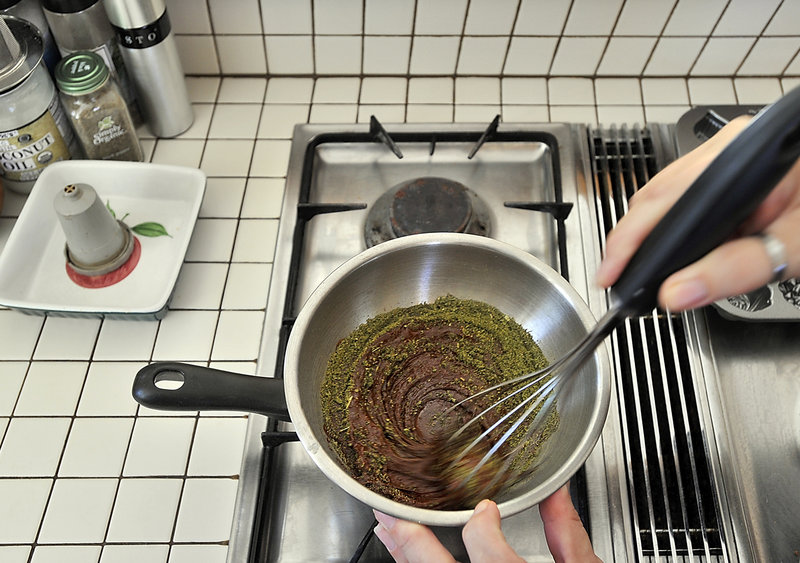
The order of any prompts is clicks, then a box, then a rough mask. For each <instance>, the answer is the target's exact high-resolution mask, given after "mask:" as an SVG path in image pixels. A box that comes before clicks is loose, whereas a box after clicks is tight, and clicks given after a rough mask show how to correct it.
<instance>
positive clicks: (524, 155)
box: [229, 116, 746, 562]
mask: <svg viewBox="0 0 800 563" xmlns="http://www.w3.org/2000/svg"><path fill="white" fill-rule="evenodd" d="M702 118H703V116H700V117H699V118H698V119H702ZM701 129H702V128H701ZM704 131H705V129H704ZM712 134H713V131H712ZM696 136H697V135H696ZM676 138H677V135H676V132H675V128H674V127H673V126H668V125H650V126H648V127H646V128H642V127H611V128H606V129H602V130H594V129H590V128H587V127H585V126H581V125H568V124H510V123H503V124H499V120H495V121H494V122H493V123H492V124H490V125H489V126H488V127H486V126H485V125H480V124H451V123H448V124H426V125H418V124H415V125H411V124H397V125H395V124H392V125H387V126H383V125H382V124H380V123H378V122H377V120H375V119H374V118H373V120H372V121H371V123H370V124H369V125H367V124H363V125H298V126H297V127H296V129H295V134H294V137H293V141H292V149H291V153H290V161H289V168H288V172H287V178H286V190H285V197H284V203H283V214H282V217H281V225H280V231H279V233H278V242H277V249H276V255H275V261H274V266H273V273H272V281H271V285H270V294H269V302H268V308H267V313H266V321H265V323H266V324H265V328H264V335H263V341H262V345H261V353H260V357H259V372H260V373H261V374H262V375H264V376H268V377H278V378H281V377H282V376H283V369H282V366H283V353H284V349H285V345H286V342H287V339H288V336H289V334H290V332H291V329H292V324H293V322H294V319H295V317H296V316H297V314H298V312H299V311H300V308H301V307H302V305H303V303H304V302H305V300H306V299H307V298H308V296H309V295H310V294H311V292H313V290H314V289H315V288H316V287H317V286H318V285H319V283H320V282H321V281H322V280H323V279H324V278H325V277H326V276H327V275H328V274H330V273H331V272H332V271H333V270H334V269H335V268H336V267H338V266H339V265H341V264H342V263H343V262H345V261H346V260H348V259H349V258H351V257H353V256H355V255H356V254H358V253H359V252H361V251H363V250H364V249H366V248H368V247H369V246H372V245H374V244H379V243H380V242H381V241H383V240H388V239H390V238H394V237H398V236H404V235H405V234H411V233H415V232H431V231H433V232H438V231H444V230H453V231H457V232H469V233H473V234H478V235H481V236H489V237H492V238H496V239H498V240H501V241H504V242H507V243H509V244H512V245H514V246H517V247H518V248H521V249H523V250H525V251H527V252H530V253H531V254H533V255H535V256H537V257H538V258H540V259H542V260H543V261H545V262H546V263H548V264H549V265H550V266H552V267H553V268H554V269H555V270H557V271H558V272H560V273H561V275H562V276H563V277H565V278H566V279H568V281H569V282H570V283H571V284H572V285H573V286H574V287H575V289H576V290H577V291H578V293H579V294H580V295H581V296H582V297H583V298H584V299H585V301H586V302H587V303H588V305H589V307H590V309H591V310H592V311H593V312H594V314H595V315H596V316H597V317H599V316H601V315H602V314H603V313H604V312H605V310H606V308H607V301H606V295H605V292H603V291H601V290H599V289H598V288H597V287H596V286H595V284H594V282H593V272H594V271H595V269H596V268H597V265H598V264H599V260H600V256H601V253H602V249H603V244H604V240H605V233H606V232H608V231H609V230H610V229H611V228H613V226H614V224H615V223H616V221H617V220H618V218H619V217H621V216H622V214H624V212H625V211H626V210H627V199H628V198H629V197H630V196H631V195H632V194H633V193H634V192H635V191H636V190H637V189H638V188H639V187H641V186H642V185H643V184H644V183H645V182H646V181H647V180H648V179H649V178H650V177H652V175H654V174H655V173H656V172H657V171H658V170H659V169H660V168H662V167H663V166H665V165H666V164H668V163H669V162H670V161H671V160H673V159H674V158H676V156H677V154H678V151H679V150H680V148H679V147H678V145H677V143H676V141H675V139H676ZM697 138H698V139H699V138H700V137H699V136H697ZM700 140H702V139H700ZM698 318H699V317H698V316H697V315H694V314H690V315H683V316H676V315H670V314H666V313H664V312H662V311H653V313H652V315H649V316H647V317H642V318H638V319H631V320H629V321H628V322H626V323H625V325H624V326H623V327H621V328H620V329H618V330H617V331H615V333H614V334H613V335H612V337H611V338H610V339H609V340H610V342H608V345H609V346H610V349H611V351H612V358H613V362H614V366H613V367H614V370H615V372H616V381H617V382H616V388H615V390H614V392H613V393H612V395H613V396H612V404H611V408H610V412H609V417H608V421H607V423H606V428H605V429H604V432H603V435H602V436H601V439H600V440H599V442H598V445H597V447H596V448H595V450H594V451H593V453H592V454H591V455H590V457H589V459H588V460H587V462H586V464H585V466H584V467H583V469H582V470H581V471H579V473H578V474H576V476H575V477H574V478H573V479H572V481H571V483H570V488H571V492H572V495H573V499H574V501H575V503H576V506H577V508H578V510H579V513H580V515H581V518H582V520H583V521H584V525H585V526H586V527H587V529H588V530H589V531H590V535H591V537H592V541H593V545H594V547H595V550H596V552H597V553H598V555H599V556H600V557H601V558H602V559H603V560H605V561H635V560H648V559H652V560H655V559H657V558H663V557H667V558H673V559H677V558H678V557H681V556H687V555H691V556H693V557H698V558H699V559H701V560H705V561H716V560H729V559H731V560H736V559H737V549H738V548H737V547H736V546H735V545H734V544H735V543H736V538H737V537H738V536H736V530H735V529H736V528H737V526H736V525H735V524H736V522H734V520H735V518H734V517H732V516H730V513H731V512H732V511H733V508H735V507H732V506H731V504H730V503H728V502H727V501H726V493H725V490H724V486H723V483H722V481H723V478H724V476H725V475H724V474H725V471H724V470H723V469H721V467H720V458H721V456H720V455H719V451H720V446H719V443H720V441H721V440H723V439H726V438H725V436H723V435H722V434H721V433H720V431H718V429H717V428H718V427H721V426H722V425H721V424H719V423H718V424H717V425H716V426H715V424H714V421H713V420H712V418H713V416H714V412H713V411H714V410H715V409H717V408H718V407H717V403H710V402H709V401H708V400H707V392H706V390H705V389H704V388H703V387H702V384H703V382H705V381H706V380H707V379H710V378H709V377H707V376H705V375H704V374H706V373H707V372H708V370H709V366H707V365H704V364H703V362H702V361H700V360H698V357H697V354H696V349H703V348H704V347H707V346H708V339H707V338H705V337H703V336H702V334H701V333H702V330H703V327H704V326H705V325H704V324H703V319H702V318H699V320H698ZM717 416H720V415H719V413H717ZM374 525H375V522H374V519H373V515H372V511H371V509H370V508H369V507H368V506H365V505H363V504H361V503H359V502H358V501H356V500H354V499H353V498H351V497H349V496H348V495H347V494H346V493H345V492H344V491H342V490H340V489H339V488H338V487H337V486H336V485H335V484H333V483H332V482H331V481H329V480H328V479H327V478H326V477H325V476H324V475H323V474H322V473H321V472H320V471H319V470H318V469H317V468H316V466H315V465H314V463H313V462H312V461H311V459H310V457H309V456H308V455H307V454H306V453H305V450H304V449H303V447H302V445H301V444H300V443H299V442H297V438H296V436H295V435H294V434H293V432H292V427H291V424H287V423H277V422H275V421H272V420H269V419H267V418H265V417H262V416H258V415H251V417H250V420H249V423H248V437H247V446H246V451H245V455H244V460H243V466H242V471H241V480H240V487H239V494H238V497H237V506H236V523H235V526H234V533H233V536H232V539H231V545H230V547H229V561H254V562H255V561H258V562H261V561H270V562H272V561H277V562H289V561H358V560H360V561H391V558H390V557H389V555H388V554H387V553H386V551H385V549H384V548H383V547H382V546H381V545H380V543H379V542H378V541H377V540H371V535H372V534H371V532H372V528H373V527H374ZM503 530H504V532H505V533H506V536H507V538H508V540H509V542H510V544H511V545H512V546H513V547H514V548H515V549H516V550H517V552H518V553H519V554H520V556H522V557H523V558H525V559H526V560H528V561H536V560H540V559H546V560H549V557H550V556H549V551H548V550H547V545H546V543H545V541H544V536H543V533H542V532H541V521H540V519H539V514H538V510H536V509H535V508H534V509H530V510H527V511H525V512H523V513H520V514H518V515H515V516H513V517H510V518H507V519H504V521H503ZM434 531H435V533H437V535H438V536H439V537H440V539H441V540H442V541H443V542H444V543H445V545H446V546H447V547H448V548H449V549H450V550H451V552H452V553H454V555H455V556H456V558H461V559H462V560H465V559H466V553H465V551H464V548H463V545H462V544H461V541H460V530H458V529H454V528H441V529H435V530H434ZM743 559H746V558H745V557H743Z"/></svg>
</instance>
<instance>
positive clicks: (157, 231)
mask: <svg viewBox="0 0 800 563" xmlns="http://www.w3.org/2000/svg"><path fill="white" fill-rule="evenodd" d="M131 230H132V231H133V232H134V233H136V234H137V235H142V236H143V237H163V236H167V237H170V238H172V235H171V234H169V233H168V232H167V229H165V228H164V225H162V224H161V223H154V222H152V221H148V222H147V223H139V224H138V225H136V226H134V227H131Z"/></svg>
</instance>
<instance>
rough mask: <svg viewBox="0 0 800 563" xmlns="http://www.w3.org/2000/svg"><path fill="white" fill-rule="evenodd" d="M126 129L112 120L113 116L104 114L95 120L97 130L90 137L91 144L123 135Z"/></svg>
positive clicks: (97, 143)
mask: <svg viewBox="0 0 800 563" xmlns="http://www.w3.org/2000/svg"><path fill="white" fill-rule="evenodd" d="M126 133H127V131H126V130H125V129H123V128H122V127H120V126H119V125H118V124H117V123H116V122H114V117H113V116H111V115H107V116H105V117H104V118H103V119H101V120H100V121H98V122H97V132H96V133H95V134H94V136H93V137H92V144H93V145H102V144H103V143H108V142H111V141H113V140H114V139H116V138H117V137H121V136H122V135H125V134H126Z"/></svg>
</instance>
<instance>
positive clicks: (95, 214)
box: [54, 184, 134, 276]
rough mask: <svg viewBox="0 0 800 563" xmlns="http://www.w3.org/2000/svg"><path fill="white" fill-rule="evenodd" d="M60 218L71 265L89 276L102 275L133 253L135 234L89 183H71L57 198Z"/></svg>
mask: <svg viewBox="0 0 800 563" xmlns="http://www.w3.org/2000/svg"><path fill="white" fill-rule="evenodd" d="M54 205H55V208H56V213H57V215H58V221H59V223H61V228H62V229H63V230H64V234H65V235H66V237H67V244H66V247H65V249H64V252H65V254H66V256H67V262H68V263H69V265H70V267H71V268H72V269H73V270H75V271H76V272H78V273H79V274H83V275H86V276H100V275H103V274H107V273H108V272H112V271H114V270H116V269H117V268H119V267H120V266H122V265H123V264H124V263H125V262H126V261H127V260H128V258H129V257H130V255H131V253H132V252H133V247H134V237H133V233H131V231H130V229H129V228H128V226H127V225H125V223H123V222H122V221H118V220H117V219H115V218H114V217H113V216H112V215H111V212H110V211H109V210H108V209H107V208H106V206H105V205H103V202H102V201H101V200H100V198H99V197H97V192H95V191H94V188H92V186H90V185H89V184H68V185H67V186H65V187H64V189H63V190H61V191H60V192H59V193H58V194H57V195H56V198H55V201H54Z"/></svg>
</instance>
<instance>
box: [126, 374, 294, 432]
mask: <svg viewBox="0 0 800 563" xmlns="http://www.w3.org/2000/svg"><path fill="white" fill-rule="evenodd" d="M162 381H174V382H177V383H176V385H175V386H176V387H177V388H166V386H164V385H162V386H161V387H159V385H158V383H159V382H162ZM178 384H179V386H178ZM170 387H172V386H170ZM133 398H134V399H135V400H136V402H137V403H139V404H141V405H144V406H146V407H150V408H152V409H159V410H177V411H201V410H214V411H242V412H254V413H259V414H264V415H267V416H270V417H272V418H276V419H278V420H285V421H287V422H289V421H290V418H289V409H288V408H287V406H286V396H285V394H284V389H283V380H280V379H275V378H271V377H258V376H254V375H244V374H241V373H233V372H230V371H223V370H218V369H213V368H207V367H202V366H195V365H191V364H183V363H178V362H155V363H152V364H149V365H147V366H145V367H143V368H142V369H140V370H139V372H138V373H137V374H136V377H134V379H133Z"/></svg>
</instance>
